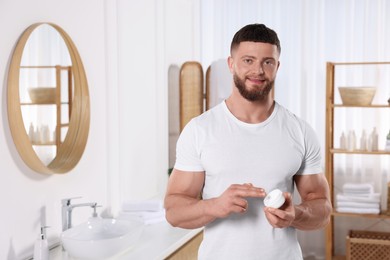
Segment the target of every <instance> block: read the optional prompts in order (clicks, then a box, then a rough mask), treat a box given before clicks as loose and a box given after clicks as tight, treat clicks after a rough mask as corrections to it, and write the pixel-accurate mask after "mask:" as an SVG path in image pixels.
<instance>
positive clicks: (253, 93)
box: [233, 74, 275, 102]
mask: <svg viewBox="0 0 390 260" xmlns="http://www.w3.org/2000/svg"><path fill="white" fill-rule="evenodd" d="M233 81H234V85H235V86H236V88H237V89H238V91H239V92H240V94H241V96H242V97H243V98H245V99H246V100H248V101H251V102H253V101H260V102H263V101H265V100H267V97H268V94H269V93H270V92H271V90H272V88H273V86H274V84H275V81H267V82H266V83H265V85H264V87H263V88H262V89H254V90H249V89H247V87H246V86H245V80H242V79H240V78H239V77H238V76H237V74H234V75H233Z"/></svg>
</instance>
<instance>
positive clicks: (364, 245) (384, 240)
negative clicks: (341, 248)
mask: <svg viewBox="0 0 390 260" xmlns="http://www.w3.org/2000/svg"><path fill="white" fill-rule="evenodd" d="M346 251H347V258H346V259H347V260H379V259H380V260H390V233H388V232H372V231H356V230H351V231H350V233H349V236H347V247H346Z"/></svg>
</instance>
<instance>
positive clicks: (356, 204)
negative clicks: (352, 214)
mask: <svg viewBox="0 0 390 260" xmlns="http://www.w3.org/2000/svg"><path fill="white" fill-rule="evenodd" d="M337 207H340V208H363V209H364V208H370V209H379V203H377V202H373V203H369V202H367V203H365V202H349V201H337Z"/></svg>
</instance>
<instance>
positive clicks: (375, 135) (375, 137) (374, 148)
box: [371, 127, 378, 151]
mask: <svg viewBox="0 0 390 260" xmlns="http://www.w3.org/2000/svg"><path fill="white" fill-rule="evenodd" d="M371 135H372V148H371V150H372V151H378V133H377V132H376V127H374V129H373V130H372V133H371Z"/></svg>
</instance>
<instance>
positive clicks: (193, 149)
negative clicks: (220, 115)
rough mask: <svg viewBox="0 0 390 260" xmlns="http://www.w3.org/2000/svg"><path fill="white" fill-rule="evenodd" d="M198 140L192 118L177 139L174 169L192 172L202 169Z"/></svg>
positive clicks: (201, 170)
mask: <svg viewBox="0 0 390 260" xmlns="http://www.w3.org/2000/svg"><path fill="white" fill-rule="evenodd" d="M198 141H199V137H198V133H197V125H196V120H194V119H192V120H191V121H190V122H188V123H187V125H186V126H185V127H184V129H183V131H182V132H181V133H180V136H179V139H178V141H177V144H176V162H175V166H174V168H175V169H178V170H181V171H192V172H203V171H204V169H203V166H202V163H201V160H200V151H199V144H198Z"/></svg>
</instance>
